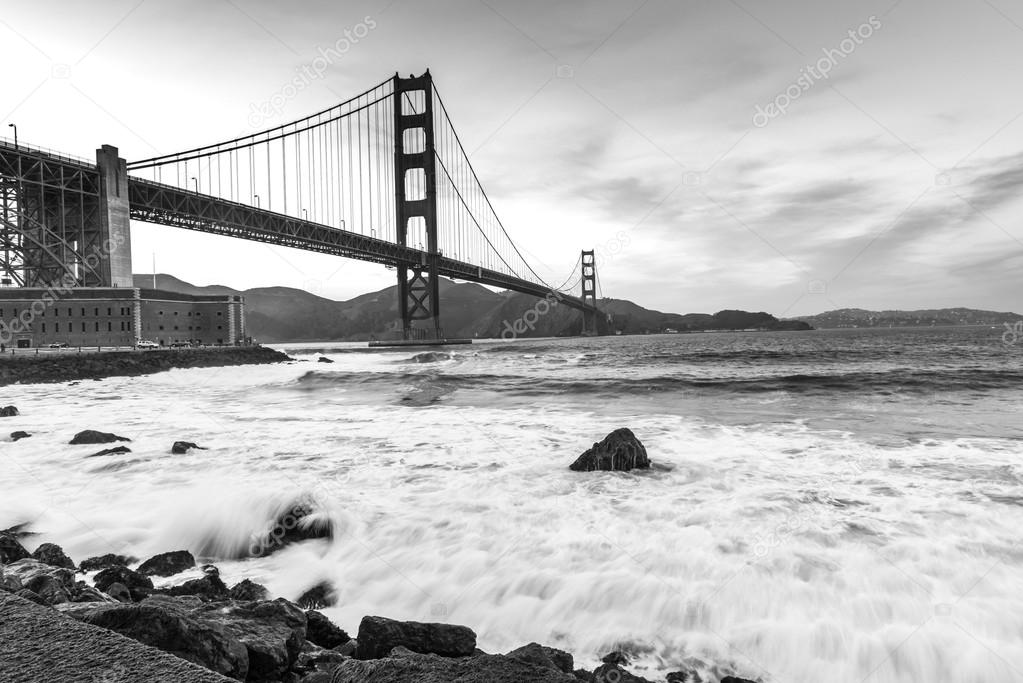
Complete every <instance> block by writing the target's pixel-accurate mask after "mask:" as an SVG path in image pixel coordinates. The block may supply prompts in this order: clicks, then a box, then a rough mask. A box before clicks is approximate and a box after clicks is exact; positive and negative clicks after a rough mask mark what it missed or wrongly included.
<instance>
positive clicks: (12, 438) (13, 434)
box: [11, 432, 32, 441]
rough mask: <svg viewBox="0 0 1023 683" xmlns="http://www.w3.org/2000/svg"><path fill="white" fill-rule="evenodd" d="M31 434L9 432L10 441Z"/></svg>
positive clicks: (25, 437)
mask: <svg viewBox="0 0 1023 683" xmlns="http://www.w3.org/2000/svg"><path fill="white" fill-rule="evenodd" d="M30 436H32V435H31V434H29V433H28V432H11V441H19V440H21V439H27V438H28V437H30Z"/></svg>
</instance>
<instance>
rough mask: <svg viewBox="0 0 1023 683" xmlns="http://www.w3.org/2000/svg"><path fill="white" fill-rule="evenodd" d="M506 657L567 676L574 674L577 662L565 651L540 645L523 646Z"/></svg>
mask: <svg viewBox="0 0 1023 683" xmlns="http://www.w3.org/2000/svg"><path fill="white" fill-rule="evenodd" d="M506 656H507V657H514V658H515V659H521V660H522V661H524V662H532V663H533V664H536V665H538V666H546V667H548V668H553V669H557V670H558V671H561V672H563V673H566V674H570V673H572V670H573V669H574V668H575V660H574V659H573V658H572V655H570V654H569V653H567V652H565V651H563V650H557V649H555V648H553V647H546V646H544V645H540V644H539V643H530V644H529V645H523V646H522V647H520V648H518V649H517V650H512V651H511V652H509V653H508V654H507V655H506Z"/></svg>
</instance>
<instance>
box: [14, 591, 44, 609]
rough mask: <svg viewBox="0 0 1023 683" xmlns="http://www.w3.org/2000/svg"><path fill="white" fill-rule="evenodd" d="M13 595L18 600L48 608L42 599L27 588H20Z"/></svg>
mask: <svg viewBox="0 0 1023 683" xmlns="http://www.w3.org/2000/svg"><path fill="white" fill-rule="evenodd" d="M15 595H17V596H18V597H19V598H23V599H25V600H30V601H32V602H34V603H35V604H37V605H43V606H48V605H47V603H46V601H45V600H43V599H42V597H40V596H39V595H38V594H37V593H34V592H32V591H30V590H29V589H27V588H22V589H21V590H20V591H17V592H16V593H15Z"/></svg>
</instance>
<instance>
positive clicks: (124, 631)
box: [62, 596, 249, 680]
mask: <svg viewBox="0 0 1023 683" xmlns="http://www.w3.org/2000/svg"><path fill="white" fill-rule="evenodd" d="M199 604H200V603H199V602H198V601H197V600H195V601H193V600H190V599H188V598H167V597H163V596H153V597H151V598H148V599H146V600H144V601H142V602H140V603H137V604H121V603H108V604H98V603H81V604H75V605H70V606H65V607H63V608H62V611H63V612H64V613H65V614H67V615H68V616H71V617H73V618H75V619H77V620H78V621H82V622H84V623H86V624H92V625H93V626H99V627H101V628H105V629H108V630H111V631H115V632H117V633H120V634H121V635H123V636H127V637H128V638H132V639H133V640H137V641H138V642H140V643H143V644H145V645H149V646H152V647H155V648H157V649H159V650H163V651H164V652H169V653H171V654H173V655H177V656H178V657H180V658H182V659H185V660H188V661H190V662H193V663H195V664H199V665H201V666H205V667H206V668H207V669H211V670H213V671H216V672H217V673H221V674H224V675H225V676H228V677H230V678H234V679H236V680H246V676H247V674H248V672H249V661H248V660H249V658H248V652H247V650H246V648H245V645H243V644H242V643H240V642H238V640H237V639H236V638H233V637H231V636H229V635H228V634H227V633H225V631H224V628H223V627H222V626H221V625H219V624H215V623H206V622H203V621H201V620H200V619H198V618H196V616H195V614H194V611H195V608H196V607H197V606H199Z"/></svg>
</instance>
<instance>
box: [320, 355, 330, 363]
mask: <svg viewBox="0 0 1023 683" xmlns="http://www.w3.org/2000/svg"><path fill="white" fill-rule="evenodd" d="M316 362H317V363H333V362H334V361H332V360H331V359H329V358H327V357H326V356H320V357H319V358H317V359H316Z"/></svg>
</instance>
